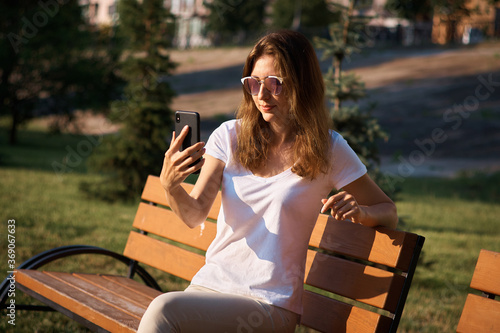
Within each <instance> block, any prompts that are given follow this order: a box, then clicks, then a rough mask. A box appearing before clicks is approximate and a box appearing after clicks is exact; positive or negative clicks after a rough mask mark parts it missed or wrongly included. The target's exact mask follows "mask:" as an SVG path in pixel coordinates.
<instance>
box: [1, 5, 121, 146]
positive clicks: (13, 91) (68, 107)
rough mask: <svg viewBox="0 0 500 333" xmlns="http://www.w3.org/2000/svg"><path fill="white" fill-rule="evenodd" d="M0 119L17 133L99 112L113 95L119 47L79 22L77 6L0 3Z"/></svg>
mask: <svg viewBox="0 0 500 333" xmlns="http://www.w3.org/2000/svg"><path fill="white" fill-rule="evenodd" d="M0 36H1V37H2V38H0V68H1V70H0V72H1V78H0V105H1V108H0V115H6V114H9V115H10V117H11V130H10V133H9V138H10V139H9V142H10V144H15V143H16V140H17V130H18V127H19V126H20V125H21V124H23V123H24V122H25V121H26V120H28V119H30V118H32V117H34V116H38V115H41V114H49V113H50V114H65V115H66V116H67V117H69V118H70V119H71V112H72V111H73V110H74V109H76V108H85V107H93V108H95V109H98V108H103V107H105V106H106V105H107V103H108V101H109V100H110V99H111V98H112V96H113V95H116V93H117V92H116V90H115V88H116V83H117V78H116V77H115V76H114V73H113V67H114V65H115V63H116V58H117V55H118V53H117V52H114V51H115V50H116V46H118V44H117V43H116V42H113V40H114V36H113V34H112V31H109V34H102V33H101V32H100V31H96V30H94V29H92V27H90V26H89V25H88V24H87V23H86V22H85V21H84V20H83V18H82V13H81V7H80V6H79V4H78V1H77V0H68V1H64V2H62V1H55V0H54V1H40V2H35V1H27V0H19V1H17V0H10V1H2V2H1V3H0Z"/></svg>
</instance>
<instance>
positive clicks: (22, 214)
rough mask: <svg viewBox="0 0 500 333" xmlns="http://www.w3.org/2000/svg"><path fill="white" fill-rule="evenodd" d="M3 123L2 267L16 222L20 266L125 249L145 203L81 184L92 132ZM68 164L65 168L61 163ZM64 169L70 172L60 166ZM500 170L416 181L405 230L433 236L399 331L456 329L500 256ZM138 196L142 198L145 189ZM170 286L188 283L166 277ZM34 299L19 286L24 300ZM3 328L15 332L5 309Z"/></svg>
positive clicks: (108, 267) (70, 327)
mask: <svg viewBox="0 0 500 333" xmlns="http://www.w3.org/2000/svg"><path fill="white" fill-rule="evenodd" d="M5 137H6V135H5V130H2V129H1V128H0V179H1V182H0V212H1V218H2V225H3V228H4V230H2V231H0V237H1V240H0V245H1V251H0V253H1V255H0V260H1V261H0V263H1V264H0V267H1V268H2V272H3V274H4V275H5V274H6V272H7V271H8V270H9V269H8V268H7V256H6V253H7V251H6V244H7V242H6V241H7V221H8V220H11V219H14V220H15V221H16V234H15V236H16V262H17V264H20V263H21V262H23V261H24V260H26V259H28V258H29V257H31V256H32V255H34V254H37V253H39V252H41V251H43V250H47V249H50V248H53V247H56V246H61V245H69V244H89V245H96V246H101V247H104V248H107V249H110V250H114V251H117V252H122V251H123V248H124V245H125V241H126V238H127V234H128V232H129V230H130V227H131V224H132V220H133V218H134V214H135V210H136V207H137V203H138V201H137V202H129V203H107V202H102V201H99V200H96V199H93V198H89V197H87V196H86V195H85V194H83V193H82V192H81V191H80V190H79V186H80V184H81V182H82V181H88V180H89V179H95V178H99V177H101V176H100V175H95V174H90V173H88V172H87V170H86V167H85V158H84V157H85V156H82V160H81V161H78V162H77V161H76V160H73V161H72V162H74V163H70V164H71V167H68V168H66V169H61V168H60V165H66V166H68V165H70V164H68V161H70V162H71V154H70V152H71V151H72V150H77V148H78V147H79V145H80V147H82V142H84V141H86V140H87V141H89V142H92V138H91V137H87V136H78V135H57V136H55V135H49V134H47V133H45V132H43V131H39V130H36V129H28V130H24V131H22V132H21V133H20V144H19V146H18V147H15V148H12V147H9V146H7V144H6V140H5ZM58 166H59V167H58ZM61 170H63V171H61ZM499 185H500V174H494V175H484V174H468V175H467V174H464V175H463V176H461V177H458V178H456V179H436V178H419V179H416V178H408V179H406V180H405V181H404V182H403V183H402V192H401V194H400V199H399V200H398V201H397V206H398V211H399V215H400V217H401V218H402V223H401V224H400V228H401V229H404V230H409V231H412V232H415V233H418V234H420V235H423V236H425V237H426V242H425V245H424V250H423V254H422V258H421V262H420V264H419V266H418V267H417V272H416V275H415V278H414V282H413V284H412V288H411V290H410V295H409V297H408V301H407V305H406V308H405V312H404V314H403V318H402V321H401V324H400V332H440V333H441V332H454V331H455V329H456V325H457V323H458V319H459V317H460V313H461V309H462V307H463V304H464V302H465V298H466V294H467V293H468V292H469V287H468V285H469V283H470V280H471V277H472V272H473V270H474V265H475V262H476V260H477V256H478V254H479V250H480V249H482V248H485V249H489V250H493V251H499V252H500V222H499V220H498V216H500V204H499V202H500V186H499ZM138 196H139V195H138ZM51 268H53V269H65V270H70V271H77V270H80V271H90V270H93V271H101V272H102V271H107V272H112V273H123V272H124V271H125V269H124V268H123V267H121V266H120V265H116V264H113V263H111V262H109V261H107V260H102V259H97V258H95V257H85V256H82V257H80V258H78V259H75V260H73V259H72V260H66V261H62V262H59V263H56V264H54V265H53V267H51ZM155 275H157V276H159V277H160V278H161V284H162V286H163V287H165V288H173V287H175V286H179V281H178V280H176V279H173V280H171V279H169V278H168V277H166V276H165V277H164V276H163V275H160V274H158V273H155ZM23 301H26V297H25V296H23V295H22V293H21V292H19V291H18V292H16V302H17V303H21V302H23ZM0 331H14V330H13V327H12V326H11V325H9V324H8V323H7V317H6V316H5V315H3V314H2V320H1V322H0ZM79 331H81V332H86V330H85V329H84V328H82V327H80V326H78V325H77V324H75V323H74V322H71V321H70V320H68V319H66V317H65V316H63V315H60V314H58V313H28V312H24V311H18V312H17V313H16V326H15V332H79Z"/></svg>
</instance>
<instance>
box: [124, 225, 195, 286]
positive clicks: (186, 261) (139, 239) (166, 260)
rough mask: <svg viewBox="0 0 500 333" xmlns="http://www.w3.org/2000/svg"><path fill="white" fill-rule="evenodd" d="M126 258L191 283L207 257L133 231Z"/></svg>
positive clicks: (129, 238) (128, 242)
mask: <svg viewBox="0 0 500 333" xmlns="http://www.w3.org/2000/svg"><path fill="white" fill-rule="evenodd" d="M123 253H124V255H125V256H127V257H129V258H131V259H134V260H137V261H139V262H142V263H145V264H146V265H149V266H151V267H155V268H158V269H161V270H162V271H164V272H167V273H170V274H173V275H176V276H178V277H180V278H183V279H185V280H189V281H191V279H192V278H193V276H194V275H195V274H196V273H197V272H198V271H199V270H200V268H201V267H202V266H203V265H204V264H205V257H204V256H202V255H199V254H197V253H193V252H190V251H188V250H185V249H182V248H179V247H177V246H175V245H172V244H168V243H165V242H162V241H160V240H157V239H154V238H151V237H148V236H145V235H141V234H139V233H137V232H135V231H131V232H130V234H129V237H128V241H127V245H126V246H125V251H124V252H123Z"/></svg>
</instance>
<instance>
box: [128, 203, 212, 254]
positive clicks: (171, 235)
mask: <svg viewBox="0 0 500 333" xmlns="http://www.w3.org/2000/svg"><path fill="white" fill-rule="evenodd" d="M166 221H168V223H167V222H166ZM133 227H134V228H137V229H140V230H144V231H147V232H149V233H152V234H155V235H158V236H161V237H164V238H167V239H171V240H174V241H176V242H179V243H183V244H187V245H189V246H192V247H195V248H197V249H200V250H204V251H206V250H207V249H208V246H209V245H210V243H211V242H212V240H213V239H214V238H215V234H216V232H217V230H216V229H217V227H216V225H215V223H213V222H209V221H207V222H205V223H204V225H203V229H202V226H198V227H196V228H193V229H191V228H188V227H186V224H185V223H184V222H182V220H181V219H179V218H178V217H177V215H175V213H174V212H173V211H171V210H167V209H164V208H161V207H155V206H152V205H148V204H146V203H140V204H139V208H138V210H137V214H136V215H135V219H134V224H133Z"/></svg>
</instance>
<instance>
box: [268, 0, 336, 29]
mask: <svg viewBox="0 0 500 333" xmlns="http://www.w3.org/2000/svg"><path fill="white" fill-rule="evenodd" d="M272 6H273V7H272V22H273V23H272V24H273V27H274V28H282V29H290V28H292V29H295V30H307V29H308V28H318V27H320V28H322V27H325V26H327V25H328V24H329V23H331V22H332V21H334V20H336V19H337V15H336V14H335V13H333V12H332V11H331V10H330V8H329V7H328V4H327V2H326V1H325V0H309V1H302V0H276V1H275V2H274V3H273V5H272Z"/></svg>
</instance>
